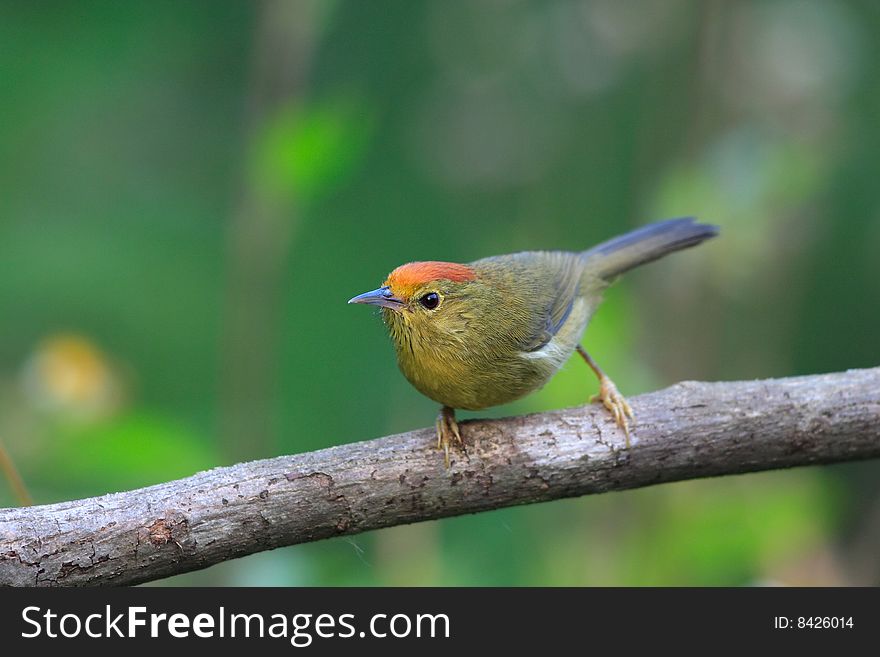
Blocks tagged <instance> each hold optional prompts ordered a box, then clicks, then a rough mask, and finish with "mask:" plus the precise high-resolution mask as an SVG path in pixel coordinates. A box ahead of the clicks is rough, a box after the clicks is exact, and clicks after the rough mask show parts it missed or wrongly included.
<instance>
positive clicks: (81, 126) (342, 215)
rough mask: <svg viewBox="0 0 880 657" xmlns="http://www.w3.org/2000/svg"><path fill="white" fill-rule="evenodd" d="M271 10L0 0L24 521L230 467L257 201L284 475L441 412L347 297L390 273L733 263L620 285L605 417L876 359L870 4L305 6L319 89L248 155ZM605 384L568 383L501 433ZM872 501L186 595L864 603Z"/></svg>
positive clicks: (525, 538)
mask: <svg viewBox="0 0 880 657" xmlns="http://www.w3.org/2000/svg"><path fill="white" fill-rule="evenodd" d="M262 7H263V5H262V4H261V3H250V2H243V1H241V0H223V1H218V2H214V3H212V10H211V12H205V11H204V10H203V7H201V6H200V5H198V4H197V3H179V2H170V1H160V2H153V3H126V4H118V3H114V2H110V1H109V0H108V1H90V2H81V3H76V4H66V5H61V4H59V5H54V6H53V8H52V10H51V11H49V10H46V8H45V7H40V6H37V5H35V4H34V3H30V2H25V1H24V0H18V1H9V2H4V3H3V4H2V6H0V91H2V94H3V98H4V102H3V103H2V104H0V152H2V153H3V157H2V158H0V319H2V324H0V326H2V333H0V334H2V340H0V434H2V437H3V440H4V443H5V444H6V445H7V446H8V448H9V451H10V452H11V453H13V454H14V455H15V457H16V459H17V461H18V463H19V466H20V469H21V471H22V474H23V476H24V477H25V478H26V480H27V482H28V483H29V485H30V487H31V488H32V492H33V493H34V495H35V497H36V498H37V500H38V501H40V502H49V501H55V500H61V499H69V498H72V497H77V496H83V495H94V494H100V493H104V492H108V491H113V490H119V489H124V488H133V487H137V486H142V485H146V484H150V483H157V482H161V481H165V480H168V479H172V478H175V477H180V476H185V475H187V474H190V473H192V472H194V471H196V470H199V469H204V468H209V467H213V466H215V465H217V464H218V463H221V462H223V454H222V453H221V449H220V447H219V445H218V441H217V439H216V436H217V435H218V422H219V421H220V420H218V417H219V416H220V415H221V414H220V412H219V411H220V409H219V408H218V405H219V403H220V402H219V401H218V400H219V398H220V396H219V395H218V391H219V390H220V389H221V388H222V385H221V381H220V380H219V377H220V376H221V372H222V367H221V363H222V362H223V353H222V351H221V350H222V349H224V343H223V341H222V340H221V336H222V335H223V328H224V327H223V325H222V322H223V318H224V317H232V316H234V315H235V313H236V312H237V309H236V308H224V306H223V304H224V299H226V298H227V297H226V296H225V295H224V290H225V286H226V285H227V284H228V275H229V272H228V271H227V268H228V263H229V258H228V254H229V253H230V251H231V250H233V249H235V248H236V245H235V244H234V243H231V240H233V239H234V236H233V232H232V231H230V230H229V223H230V217H231V215H232V214H233V212H234V211H235V207H236V194H237V193H238V190H241V188H242V186H243V185H245V184H252V185H254V186H255V187H256V188H257V189H258V190H259V191H261V192H263V193H264V194H265V195H266V196H268V197H269V198H270V199H273V200H274V201H277V202H278V207H281V208H286V207H291V208H294V207H295V208H296V211H297V213H298V216H297V229H296V231H295V233H294V234H293V238H292V239H293V242H292V246H291V253H290V257H289V260H288V262H287V263H286V271H285V272H284V288H285V290H286V294H285V296H284V299H285V301H284V304H283V307H282V308H280V309H279V313H278V317H280V318H281V319H280V326H279V327H278V329H279V330H278V333H279V334H280V335H281V336H283V342H282V344H281V345H280V346H279V347H278V348H277V350H276V351H277V353H275V354H274V359H273V360H274V362H276V363H277V365H278V368H279V371H280V390H279V400H278V401H277V402H274V403H273V405H272V414H273V423H272V426H273V427H275V431H276V432H277V436H276V440H275V441H274V443H275V444H277V445H278V450H279V451H281V452H297V451H304V450H309V449H316V448H321V447H325V446H328V445H333V444H338V443H343V442H349V441H354V440H359V439H364V438H369V437H373V436H378V435H383V434H387V433H389V432H392V431H400V430H405V429H410V428H414V427H418V426H426V425H428V424H429V423H430V422H431V421H432V419H433V416H434V413H435V412H436V408H435V405H434V404H433V403H432V402H430V401H429V400H427V399H424V398H423V397H421V396H420V395H418V393H416V392H415V391H414V390H413V389H412V388H411V387H410V386H409V385H408V384H407V383H406V381H405V380H404V379H403V377H402V376H401V375H400V374H399V373H398V372H397V370H396V367H395V364H394V359H393V351H392V348H391V346H390V344H389V342H388V340H387V337H386V336H385V334H384V330H383V327H382V325H381V322H380V320H379V317H378V316H377V315H371V314H370V313H368V312H366V311H364V309H362V308H351V307H348V306H346V304H345V301H346V300H347V299H348V298H350V297H351V296H352V295H353V294H355V293H358V292H361V291H363V290H365V289H369V288H371V287H373V286H375V285H376V284H377V283H378V282H380V281H381V280H382V279H383V277H384V276H385V274H386V273H387V272H388V271H390V270H391V269H392V268H393V267H395V266H397V265H398V264H400V263H401V262H404V261H407V260H416V259H448V260H459V261H468V260H471V259H475V258H478V257H482V256H485V255H489V254H493V253H500V252H505V251H516V250H524V249H532V248H544V249H552V248H564V249H582V248H585V247H587V246H589V245H591V244H593V243H596V242H598V241H600V240H602V239H605V238H607V237H610V236H612V235H614V234H617V233H619V232H623V231H625V230H627V229H629V228H631V227H633V226H635V225H638V224H640V223H644V222H646V221H650V220H654V219H660V218H665V217H668V216H680V215H689V214H695V215H698V216H699V217H700V218H701V219H703V220H706V221H711V222H715V223H718V224H720V225H721V226H722V237H721V238H720V239H719V240H716V241H715V242H713V243H711V244H708V245H706V246H704V247H701V248H700V249H697V250H694V251H691V252H688V253H686V254H681V255H677V256H674V257H672V258H670V259H668V260H664V261H663V262H662V263H659V264H656V265H651V271H650V273H648V272H647V270H645V272H642V271H638V272H634V273H632V274H631V275H628V276H627V277H626V278H625V279H624V280H623V281H622V282H621V283H620V284H618V285H617V286H615V287H614V288H612V289H611V290H609V291H608V293H607V295H606V297H607V301H606V303H605V304H604V305H603V306H602V308H601V309H600V311H599V312H598V314H597V316H596V318H595V319H594V320H593V323H592V325H591V326H590V327H589V329H588V331H587V334H586V337H585V343H586V345H587V347H588V348H589V349H590V351H591V352H593V354H594V355H595V356H596V358H597V359H598V360H599V362H600V363H601V364H602V365H603V367H604V368H605V369H606V370H607V371H609V372H610V373H612V374H613V376H614V378H615V379H616V380H617V382H618V384H619V385H620V387H621V388H622V389H623V391H624V392H626V393H629V394H636V393H638V392H642V391H645V390H649V389H651V388H654V387H657V386H662V385H666V384H669V383H671V382H673V381H675V380H677V379H679V378H705V379H725V378H735V377H748V378H751V377H758V376H786V375H790V374H797V373H810V372H821V371H831V370H839V369H845V368H847V367H860V366H861V367H864V366H871V365H877V364H878V360H880V351H878V348H877V340H876V334H877V328H878V326H880V303H877V300H878V298H880V269H878V265H877V262H878V260H877V257H876V254H877V252H878V250H880V194H878V192H877V184H876V180H877V176H878V175H880V170H878V169H880V164H878V160H877V157H876V154H877V152H880V128H878V127H877V123H876V116H877V113H878V111H880V68H878V67H876V66H875V65H874V63H875V62H877V61H880V52H878V50H880V39H878V38H877V37H878V35H880V13H878V12H877V10H876V7H875V6H874V4H873V3H871V2H869V1H868V0H849V1H847V2H838V3H825V2H819V1H818V0H817V1H808V2H792V1H789V0H780V1H771V2H767V1H758V0H755V1H752V2H741V3H723V2H696V1H695V0H676V1H674V2H663V3H655V2H650V1H648V0H633V1H632V2H626V3H621V2H616V1H614V0H595V1H587V0H583V1H582V0H552V1H548V2H535V1H526V0H516V1H511V2H504V3H498V2H446V1H442V0H420V1H413V2H400V1H393V0H388V1H382V2H370V3H366V2H358V1H357V0H340V1H339V2H333V3H327V4H326V5H324V4H321V8H323V11H317V12H305V13H304V16H306V17H311V18H310V20H315V21H317V22H318V23H320V24H316V25H315V26H312V28H313V29H312V30H311V33H312V34H318V35H319V37H318V38H317V40H316V45H315V52H313V53H312V57H311V60H310V64H309V71H308V75H306V76H305V79H306V80H307V83H306V87H304V88H302V89H299V90H297V94H296V98H295V99H292V100H289V101H285V102H282V103H281V104H280V105H279V107H278V110H277V111H275V112H272V113H269V114H268V115H267V116H268V118H267V119H266V121H265V122H264V123H263V124H261V125H259V126H256V128H257V129H256V130H255V131H254V133H253V134H254V139H253V140H252V141H251V142H247V136H246V133H247V130H246V127H245V126H246V124H247V121H246V109H247V105H248V103H247V101H248V99H247V94H248V90H249V89H250V88H251V87H250V85H249V76H250V75H251V71H250V70H249V66H250V65H251V62H252V53H253V51H254V47H255V44H254V43H253V40H254V38H255V34H257V30H256V26H257V25H258V24H259V17H258V13H259V12H260V11H262ZM297 27H298V28H302V27H303V26H297ZM304 29H305V28H304ZM305 31H306V32H309V30H308V29H305ZM292 33H296V30H292ZM248 144H250V145H248ZM270 228H271V226H270ZM270 237H271V236H270ZM259 292H260V291H259V290H254V293H255V294H258V293H259ZM243 347H244V349H247V347H248V345H247V344H244V345H243ZM594 391H595V381H594V380H593V379H592V378H591V376H590V374H589V372H587V371H586V368H585V367H584V366H583V365H582V364H581V363H579V362H577V361H575V360H573V361H572V362H571V363H569V364H568V365H567V366H566V367H565V368H564V369H563V371H562V372H560V374H559V375H558V376H557V377H556V378H555V379H554V380H553V381H551V382H550V383H549V384H548V385H547V386H546V387H545V389H543V390H542V391H540V392H539V393H537V394H535V395H532V396H531V397H529V398H527V399H524V400H521V401H519V402H517V403H515V404H511V405H510V406H508V407H504V408H500V409H491V411H489V412H487V413H486V415H502V414H509V413H521V412H532V411H538V410H543V409H548V408H554V407H558V406H563V405H574V404H580V403H583V402H584V401H585V400H586V399H587V398H588V397H589V395H590V394H592V393H593V392H594ZM276 418H277V422H276V421H275V419H276ZM273 454H274V453H253V456H254V457H261V456H272V455H273ZM876 482H877V467H876V464H861V465H852V466H841V467H836V468H824V469H821V470H817V469H803V470H798V471H796V472H785V473H767V474H758V475H749V476H744V477H736V478H727V479H722V480H705V481H697V482H686V483H680V484H673V485H666V486H661V487H655V488H651V489H646V490H639V491H633V492H628V493H619V494H611V495H602V496H596V497H591V498H584V499H578V500H567V501H559V502H554V503H550V504H542V505H534V506H528V507H522V508H516V509H505V510H500V511H497V512H492V513H484V514H479V515H475V516H467V517H461V518H452V519H448V520H444V521H441V522H432V523H423V524H420V525H416V526H411V527H400V528H394V529H389V530H384V531H380V532H374V533H372V534H370V535H366V536H356V537H352V538H347V539H338V540H332V541H324V542H322V543H319V544H314V545H304V546H297V547H292V548H287V549H284V550H278V551H274V552H271V553H267V554H261V555H255V556H253V557H249V558H247V559H243V560H239V561H235V562H230V563H226V564H222V565H221V566H218V567H215V568H212V569H210V570H208V571H205V572H203V573H194V574H191V575H186V576H182V577H180V578H178V579H176V580H172V581H177V582H188V583H212V582H230V583H235V584H248V583H250V584H295V585H300V584H496V585H506V584H554V585H557V584H558V585H577V584H604V585H615V584H632V585H655V584H711V585H714V584H747V583H863V584H864V583H876V582H874V581H865V579H864V577H867V575H863V574H862V571H859V570H858V568H857V566H856V563H855V561H853V560H851V559H850V558H849V555H850V546H851V545H852V544H854V543H858V542H860V541H861V543H864V541H865V540H867V539H865V537H866V536H872V535H873V536H876V532H874V533H873V534H872V531H873V530H872V528H871V527H870V526H868V523H869V522H870V520H869V516H868V515H867V514H866V513H863V511H864V509H866V508H867V507H869V506H870V505H871V504H872V503H873V502H872V500H876V498H877V495H878V486H877V483H876ZM12 503H13V501H12V498H11V495H10V494H9V492H8V490H7V487H6V486H5V485H4V486H0V504H12ZM877 552H878V550H877V549H876V546H875V549H874V553H875V554H876V553H877ZM817 564H819V566H817ZM873 572H876V569H875V570H874V571H873Z"/></svg>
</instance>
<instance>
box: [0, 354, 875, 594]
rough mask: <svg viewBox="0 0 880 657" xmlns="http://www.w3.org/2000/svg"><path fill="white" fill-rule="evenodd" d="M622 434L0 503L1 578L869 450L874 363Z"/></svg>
mask: <svg viewBox="0 0 880 657" xmlns="http://www.w3.org/2000/svg"><path fill="white" fill-rule="evenodd" d="M630 402H631V404H632V406H633V409H634V410H635V413H636V419H637V424H636V426H635V428H634V432H633V436H634V444H633V445H632V447H631V448H630V449H628V450H627V449H625V448H624V439H623V435H622V433H621V432H620V431H619V430H618V429H617V428H616V427H615V426H614V425H613V423H612V422H611V420H610V418H609V415H608V414H607V412H605V411H604V409H602V408H600V407H597V406H584V407H579V408H572V409H566V410H562V411H554V412H550V413H541V414H536V415H528V416H523V417H513V418H507V419H503V420H495V421H473V422H466V423H463V424H462V427H463V433H464V436H465V440H466V442H467V451H466V453H461V452H458V451H456V452H455V453H454V459H453V463H452V466H451V467H450V468H449V469H446V468H445V467H444V464H443V456H442V454H441V453H439V452H438V451H436V449H435V439H434V433H433V430H429V429H423V430H418V431H412V432H409V433H403V434H398V435H395V436H388V437H385V438H378V439H376V440H370V441H366V442H360V443H354V444H350V445H341V446H338V447H331V448H329V449H323V450H320V451H316V452H310V453H306V454H299V455H295V456H282V457H279V458H273V459H268V460H263V461H254V462H251V463H241V464H238V465H234V466H232V467H226V468H216V469H214V470H209V471H207V472H201V473H199V474H196V475H193V476H192V477H188V478H186V479H180V480H177V481H171V482H168V483H164V484H159V485H157V486H151V487H149V488H143V489H140V490H134V491H129V492H125V493H116V494H112V495H104V496H101V497H95V498H91V499H86V500H77V501H71V502H63V503H60V504H50V505H45V506H37V507H30V508H20V509H3V510H0V584H5V585H39V586H60V585H91V584H135V583H138V582H145V581H149V580H154V579H158V578H161V577H166V576H168V575H172V574H176V573H182V572H186V571H190V570H195V569H198V568H204V567H206V566H210V565H211V564H215V563H218V562H220V561H224V560H227V559H232V558H235V557H240V556H243V555H246V554H250V553H253V552H258V551H261V550H269V549H272V548H275V547H279V546H282V545H291V544H294V543H302V542H306V541H315V540H318V539H322V538H327V537H330V536H338V535H341V534H354V533H358V532H363V531H367V530H370V529H376V528H379V527H388V526H391V525H400V524H404V523H411V522H418V521H421V520H429V519H432V518H441V517H444V516H452V515H457V514H462V513H474V512H477V511H484V510H487V509H495V508H499V507H504V506H511V505H514V504H529V503H534V502H543V501H547V500H553V499H559V498H563V497H572V496H577V495H586V494H589V493H602V492H605V491H610V490H622V489H628V488H636V487H639V486H649V485H652V484H659V483H663V482H669V481H677V480H683V479H694V478H698V477H709V476H715V475H723V474H735V473H742V472H751V471H756V470H770V469H775V468H787V467H792V466H801V465H812V464H820V463H833V462H837V461H849V460H857V459H866V458H875V457H878V456H880V368H876V369H870V370H854V371H849V372H844V373H838V374H826V375H817V376H806V377H798V378H789V379H778V380H768V381H744V382H733V383H694V382H686V383H679V384H677V385H674V386H672V387H671V388H667V389H666V390H662V391H659V392H654V393H650V394H645V395H641V396H639V397H635V398H633V399H631V400H630Z"/></svg>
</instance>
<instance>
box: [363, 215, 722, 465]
mask: <svg viewBox="0 0 880 657" xmlns="http://www.w3.org/2000/svg"><path fill="white" fill-rule="evenodd" d="M718 232H719V228H718V226H714V225H712V224H703V223H699V222H697V221H696V219H695V218H693V217H683V218H678V219H668V220H665V221H658V222H654V223H650V224H647V225H645V226H642V227H641V228H638V229H636V230H633V231H631V232H628V233H625V234H623V235H620V236H618V237H615V238H612V239H610V240H608V241H606V242H602V243H601V244H599V245H598V246H594V247H593V248H590V249H587V250H585V251H580V252H569V251H524V252H520V253H512V254H508V255H499V256H491V257H488V258H483V259H481V260H476V261H474V262H471V263H468V264H461V263H454V262H441V261H420V262H408V263H406V264H403V265H400V266H399V267H397V268H396V269H394V270H393V271H392V272H391V273H390V274H389V275H388V276H387V277H386V278H385V280H384V282H383V283H382V285H381V286H380V287H379V288H377V289H375V290H371V291H369V292H365V293H363V294H359V295H357V296H356V297H353V298H352V299H350V300H349V302H348V303H350V304H367V305H371V306H378V307H380V308H381V311H382V316H383V319H384V322H385V325H386V327H387V329H388V333H389V334H390V336H391V341H392V342H393V344H394V348H395V352H396V355H397V363H398V366H399V368H400V370H401V372H402V373H403V375H404V376H405V377H406V378H407V379H408V380H409V382H410V383H411V384H412V385H413V386H414V387H415V388H416V389H417V390H418V391H419V392H421V393H422V394H423V395H425V396H426V397H428V398H430V399H432V400H434V401H436V402H437V403H439V404H440V405H441V409H440V412H439V414H438V415H437V420H436V422H435V428H436V437H437V447H438V449H441V450H443V451H444V453H445V463H446V467H447V468H448V467H449V463H450V461H449V453H450V447H451V446H453V445H458V446H459V447H460V448H461V449H464V441H463V439H462V435H461V429H460V428H459V425H458V422H457V421H456V417H455V411H456V409H461V410H469V411H478V410H482V409H485V408H489V407H492V406H498V405H501V404H506V403H508V402H511V401H514V400H516V399H519V398H521V397H524V396H526V395H528V394H529V393H531V392H534V391H535V390H538V389H539V388H541V387H542V386H543V385H544V384H545V383H547V381H549V380H550V379H551V378H552V377H553V375H554V374H556V372H558V371H559V369H560V368H561V367H562V366H563V364H564V363H565V362H566V361H568V359H569V357H570V356H572V354H573V353H574V352H575V351H577V353H578V354H580V356H581V357H582V358H583V359H584V361H585V362H586V364H587V365H588V366H589V367H590V369H591V370H592V371H593V372H594V374H595V375H596V377H597V378H598V380H599V392H598V394H596V395H594V396H593V397H592V398H591V401H592V402H595V401H599V402H601V403H602V404H603V405H604V406H605V408H606V409H607V410H608V411H609V412H610V413H611V415H612V416H613V419H614V421H615V423H616V424H617V426H618V427H619V428H620V429H621V430H622V431H623V433H624V435H625V439H626V440H625V445H626V448H627V449H629V448H630V424H631V423H633V424H634V423H635V416H634V414H633V410H632V407H631V406H630V405H629V403H628V402H627V400H626V398H625V397H624V396H623V395H621V394H620V391H619V390H618V388H617V386H616V385H615V384H614V382H613V381H612V380H611V378H610V377H609V376H608V375H607V374H605V372H604V371H603V370H602V369H601V368H600V367H599V365H598V364H597V363H596V361H595V360H593V358H592V357H591V356H590V354H589V353H588V352H587V351H586V350H585V349H584V348H583V346H582V345H581V336H582V335H583V333H584V330H585V329H586V327H587V324H588V323H589V321H590V319H591V317H592V316H593V313H594V312H595V311H596V308H597V307H598V306H599V304H600V303H601V301H602V295H603V292H604V291H605V289H606V288H607V287H608V286H609V285H611V283H613V282H614V281H615V280H616V279H617V277H618V276H620V275H621V274H623V273H625V272H627V271H629V270H630V269H633V268H634V267H638V266H639V265H643V264H645V263H648V262H651V261H653V260H657V259H658V258H662V257H663V256H665V255H667V254H669V253H673V252H675V251H679V250H681V249H685V248H688V247H692V246H696V245H698V244H701V243H702V242H704V241H706V240H708V239H710V238H712V237H715V236H716V235H717V234H718Z"/></svg>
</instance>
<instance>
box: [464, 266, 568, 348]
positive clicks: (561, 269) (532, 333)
mask: <svg viewBox="0 0 880 657" xmlns="http://www.w3.org/2000/svg"><path fill="white" fill-rule="evenodd" d="M474 265H475V266H477V267H478V269H480V270H482V271H484V272H486V273H487V274H489V275H490V276H491V277H493V278H494V279H495V280H496V281H498V285H499V286H500V287H504V288H508V290H507V297H508V299H509V300H510V303H509V310H510V313H511V314H512V315H516V316H518V317H520V318H523V322H522V323H520V322H517V324H519V328H520V329H521V330H518V331H516V336H517V337H516V341H517V345H516V346H517V347H518V348H519V349H521V350H522V351H526V352H529V351H537V350H539V349H541V348H542V347H544V346H545V345H546V344H547V343H548V342H550V340H552V339H553V336H555V335H556V333H557V332H558V331H559V329H560V328H561V327H562V325H563V324H564V323H565V320H566V319H568V316H569V314H570V313H571V310H572V307H573V305H574V302H575V300H576V299H577V298H578V294H579V287H580V283H581V277H582V274H583V271H584V262H583V259H582V258H581V257H580V256H579V255H578V254H575V253H568V252H565V251H527V252H523V253H514V254H511V255H505V256H495V257H493V258H486V259H485V260H481V261H477V262H476V263H474Z"/></svg>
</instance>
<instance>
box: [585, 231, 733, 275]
mask: <svg viewBox="0 0 880 657" xmlns="http://www.w3.org/2000/svg"><path fill="white" fill-rule="evenodd" d="M717 234H718V226H713V225H711V224H700V223H697V221H696V219H694V218H693V217H683V218H681V219H667V220H666V221H658V222H656V223H653V224H648V225H647V226H643V227H642V228H638V229H636V230H634V231H632V232H629V233H626V234H625V235H620V236H619V237H615V238H613V239H610V240H608V241H607V242H603V243H602V244H599V245H598V246H594V247H593V248H592V249H589V250H588V251H584V252H583V253H582V254H581V257H582V258H584V260H585V261H586V266H587V269H589V270H591V271H593V272H594V273H595V274H596V275H598V276H599V277H600V278H603V279H605V280H608V281H610V280H612V279H613V278H614V277H616V276H618V275H619V274H622V273H624V272H626V271H629V270H630V269H632V268H633V267H638V266H639V265H643V264H645V263H646V262H651V261H652V260H657V258H662V257H663V256H665V255H666V254H668V253H672V252H673V251H678V250H680V249H686V248H688V247H691V246H696V245H697V244H700V243H701V242H703V241H705V240H707V239H710V238H712V237H715V236H716V235H717Z"/></svg>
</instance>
